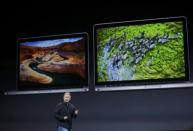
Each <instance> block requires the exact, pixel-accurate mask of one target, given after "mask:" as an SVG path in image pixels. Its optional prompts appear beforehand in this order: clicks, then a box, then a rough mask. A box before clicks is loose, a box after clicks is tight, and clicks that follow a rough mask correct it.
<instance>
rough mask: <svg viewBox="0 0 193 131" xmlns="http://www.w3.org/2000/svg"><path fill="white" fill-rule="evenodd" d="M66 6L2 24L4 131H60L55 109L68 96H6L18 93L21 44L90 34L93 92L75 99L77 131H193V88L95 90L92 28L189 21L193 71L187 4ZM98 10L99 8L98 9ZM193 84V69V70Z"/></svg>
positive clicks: (32, 11)
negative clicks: (173, 18) (164, 20)
mask: <svg viewBox="0 0 193 131" xmlns="http://www.w3.org/2000/svg"><path fill="white" fill-rule="evenodd" d="M69 6H71V7H72V5H64V7H59V8H57V9H56V8H52V6H50V7H46V9H45V8H42V6H38V7H37V6H24V7H22V6H21V7H18V8H16V9H15V10H12V11H11V12H9V13H8V14H5V15H4V16H3V17H4V18H3V19H2V22H3V24H2V25H1V26H2V27H3V31H2V32H3V33H4V35H3V38H2V39H3V42H2V45H1V46H2V48H1V65H0V67H1V68H0V70H1V75H0V79H1V84H0V85H1V87H0V92H1V95H0V130H1V131H34V130H36V131H54V130H56V121H55V119H54V118H53V110H54V107H55V105H56V104H57V103H58V102H59V101H61V100H62V93H58V94H36V95H13V96H4V95H3V92H4V91H8V90H13V89H15V87H16V78H15V76H16V39H17V38H20V37H33V36H41V35H54V34H65V33H75V32H88V33H89V35H90V38H89V41H90V44H89V54H90V55H89V58H90V65H89V66H90V69H91V70H90V79H91V82H90V91H89V92H77V93H73V94H72V95H73V100H72V102H73V103H74V104H75V105H76V106H77V107H78V108H79V109H80V115H79V117H78V118H77V119H76V120H74V123H73V130H74V131H117V130H119V131H128V130H133V131H134V130H185V129H186V130H188V129H193V95H192V94H193V88H179V89H156V90H132V91H116V92H95V91H94V86H93V59H92V58H93V45H92V33H93V30H92V26H93V24H95V23H101V22H111V21H128V20H133V19H144V18H145V19H146V18H159V17H170V16H186V17H187V18H188V29H189V53H190V54H189V58H190V67H193V66H192V65H193V57H192V56H193V53H192V52H193V46H192V41H193V39H192V37H190V36H192V35H193V32H192V29H193V24H192V23H193V16H192V14H191V8H189V7H187V5H185V4H181V3H180V4H179V5H173V4H165V3H162V4H160V3H155V4H138V3H136V4H126V5H124V4H123V5H116V4H114V5H109V4H106V5H103V6H98V5H96V6H95V7H88V6H82V7H81V6H76V7H74V6H73V8H71V7H69ZM97 6H98V7H97ZM190 71H191V74H190V78H191V80H193V69H191V70H190Z"/></svg>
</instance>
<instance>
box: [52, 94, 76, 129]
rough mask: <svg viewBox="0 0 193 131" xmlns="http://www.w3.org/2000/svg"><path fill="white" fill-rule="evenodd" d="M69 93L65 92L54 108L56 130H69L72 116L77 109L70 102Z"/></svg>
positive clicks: (74, 116) (73, 116) (74, 115)
mask: <svg viewBox="0 0 193 131" xmlns="http://www.w3.org/2000/svg"><path fill="white" fill-rule="evenodd" d="M71 98H72V97H71V93H69V92H65V93H64V96H63V102H60V103H59V104H58V105H57V106H56V108H55V112H54V113H55V118H56V120H57V121H58V124H57V129H58V131H71V130H72V118H76V117H77V115H78V113H79V110H78V109H77V108H76V107H75V106H74V105H73V104H72V103H70V100H71Z"/></svg>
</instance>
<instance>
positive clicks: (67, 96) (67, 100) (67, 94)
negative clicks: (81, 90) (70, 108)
mask: <svg viewBox="0 0 193 131" xmlns="http://www.w3.org/2000/svg"><path fill="white" fill-rule="evenodd" d="M63 99H64V102H69V101H70V100H71V94H70V92H65V93H64V97H63Z"/></svg>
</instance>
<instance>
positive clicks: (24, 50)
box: [17, 33, 88, 91]
mask: <svg viewBox="0 0 193 131" xmlns="http://www.w3.org/2000/svg"><path fill="white" fill-rule="evenodd" d="M87 44H88V35H87V33H77V34H62V35H54V36H40V37H33V38H21V39H18V43H17V45H18V59H17V60H18V66H17V67H18V68H17V73H18V75H17V76H18V77H17V81H18V84H17V85H18V90H22V91H23V90H49V89H52V90H54V89H81V88H82V89H83V88H84V89H85V88H88V54H87Z"/></svg>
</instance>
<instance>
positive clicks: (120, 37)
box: [96, 21, 185, 82]
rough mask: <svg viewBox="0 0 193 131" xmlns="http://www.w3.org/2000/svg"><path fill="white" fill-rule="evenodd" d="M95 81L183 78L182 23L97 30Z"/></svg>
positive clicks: (122, 26)
mask: <svg viewBox="0 0 193 131" xmlns="http://www.w3.org/2000/svg"><path fill="white" fill-rule="evenodd" d="M96 46H97V49H96V50H97V56H96V57H97V81H98V82H108V81H124V80H148V79H169V78H181V77H185V60H184V34H183V23H182V22H181V21H175V22H164V23H163V22H162V23H153V24H140V25H126V26H125V25H121V26H114V27H113V26H111V27H101V28H97V29H96Z"/></svg>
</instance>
